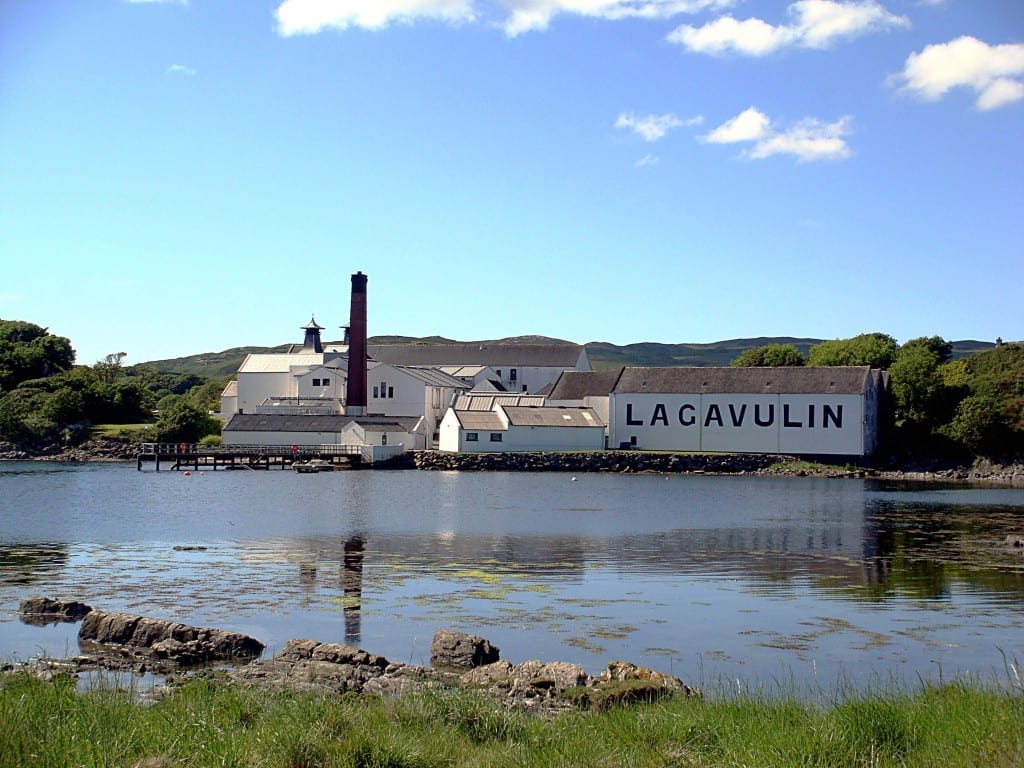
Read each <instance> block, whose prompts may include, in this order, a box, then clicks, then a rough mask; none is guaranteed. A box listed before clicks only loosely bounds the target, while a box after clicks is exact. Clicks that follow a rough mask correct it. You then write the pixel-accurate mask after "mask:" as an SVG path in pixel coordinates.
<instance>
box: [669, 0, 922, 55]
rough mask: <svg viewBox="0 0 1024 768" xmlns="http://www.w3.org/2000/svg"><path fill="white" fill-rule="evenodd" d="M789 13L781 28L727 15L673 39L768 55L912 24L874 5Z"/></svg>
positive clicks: (836, 2)
mask: <svg viewBox="0 0 1024 768" xmlns="http://www.w3.org/2000/svg"><path fill="white" fill-rule="evenodd" d="M787 13H788V15H789V19H790V21H789V23H788V24H779V25H773V24H769V23H768V22H766V21H764V20H763V19H756V18H751V19H744V20H742V21H738V20H737V19H734V18H733V17H732V16H722V17H720V18H718V19H715V20H714V21H710V22H708V23H707V24H705V25H704V26H702V27H692V26H688V25H683V26H681V27H679V28H677V29H675V30H674V31H673V32H671V33H670V34H669V36H668V40H669V42H672V43H678V44H679V45H682V46H683V47H684V48H686V49H687V50H690V51H695V52H697V53H712V54H719V53H729V52H735V53H741V54H746V55H748V56H764V55H766V54H769V53H772V52H774V51H777V50H779V49H781V48H785V47H788V46H794V47H798V48H827V47H829V46H830V45H832V43H833V42H834V41H836V40H838V39H841V38H847V37H856V36H858V35H862V34H866V33H868V32H871V31H875V30H881V29H887V28H892V27H907V26H909V25H910V22H909V21H908V20H907V18H906V17H905V16H897V15H895V14H892V13H890V12H889V11H887V10H886V9H885V8H883V7H882V6H881V5H879V4H878V3H877V2H876V1H875V0H860V2H843V1H842V0H797V2H794V3H792V4H791V5H790V6H789V8H788V9H787Z"/></svg>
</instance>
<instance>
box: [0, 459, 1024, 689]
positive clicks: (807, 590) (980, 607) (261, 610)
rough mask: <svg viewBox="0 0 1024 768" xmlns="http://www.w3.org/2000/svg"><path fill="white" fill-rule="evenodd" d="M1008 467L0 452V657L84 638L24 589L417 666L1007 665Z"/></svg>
mask: <svg viewBox="0 0 1024 768" xmlns="http://www.w3.org/2000/svg"><path fill="white" fill-rule="evenodd" d="M1022 533H1024V491H1021V490H1019V489H1010V488H1006V489H1001V488H998V489H984V488H971V487H943V488H939V487H926V486H897V485H893V484H883V483H879V482H875V481H870V480H827V479H812V478H792V479H781V478H780V479H773V478H755V477H701V476H664V475H617V474H616V475H612V474H578V475H577V476H576V479H573V476H571V475H568V474H562V473H537V474H533V473H454V472H417V471H365V472H334V473H323V474H315V475H300V474H297V473H294V472H286V471H271V472H254V471H235V472H226V471H224V472H207V473H205V474H200V473H196V472H193V473H192V474H191V475H189V476H186V475H184V474H183V473H179V472H160V473H155V472H137V471H136V470H135V466H134V465H109V464H93V465H84V466H67V465H59V464H47V463H6V464H4V463H0V661H7V660H19V659H28V658H31V657H34V656H39V655H49V656H64V655H74V654H76V653H77V652H78V646H77V639H76V638H77V635H76V633H77V629H78V625H77V624H70V625H65V624H58V625H51V626H48V627H35V626H30V625H28V624H24V623H22V622H21V621H20V620H19V618H18V616H17V607H18V604H19V602H20V601H21V600H23V599H25V598H27V597H33V596H47V597H53V598H63V599H77V600H82V601H84V602H87V603H89V604H90V605H92V606H94V607H96V608H100V609H105V610H117V611H127V612H132V613H138V614H143V615H147V616H154V617H159V618H166V619H171V620H175V621H181V622H184V623H189V624H196V625H201V626H214V627H219V628H223V629H229V630H234V631H239V632H245V633H248V634H251V635H253V636H255V637H256V638H258V639H259V640H261V641H262V642H264V643H266V644H267V646H268V651H267V652H268V654H272V653H273V652H275V651H276V650H277V649H279V648H280V647H281V645H283V643H284V642H285V641H286V640H288V639H289V638H293V637H308V638H313V639H316V640H321V641H325V642H348V643H351V644H353V645H358V646H360V647H362V648H365V649H366V650H369V651H371V652H374V653H379V654H383V655H384V656H387V657H388V658H389V659H391V660H393V661H405V662H412V663H417V664H426V663H427V662H428V660H429V655H430V652H429V646H430V640H431V638H432V636H433V634H434V632H435V631H436V630H437V629H439V628H447V629H454V630H459V631H465V632H471V633H474V634H478V635H482V636H484V637H486V638H488V639H489V640H490V641H491V642H492V643H493V644H495V645H497V646H499V647H500V648H501V654H502V658H504V659H508V660H509V661H512V662H520V661H525V660H527V659H531V658H539V659H542V660H545V661H555V660H557V661H572V662H578V663H580V664H582V665H583V666H584V667H585V668H586V669H587V671H588V672H591V673H594V674H596V673H598V672H600V670H601V669H603V667H604V666H605V665H606V664H607V662H609V661H611V660H623V661H632V662H635V663H638V664H641V665H644V666H648V667H652V668H655V669H658V670H661V671H664V672H669V673H672V674H674V675H677V676H678V677H680V678H682V679H683V680H684V681H686V682H688V683H693V684H698V685H705V686H715V685H719V684H725V685H731V686H735V687H738V688H741V689H742V688H755V687H758V686H764V687H767V688H769V689H772V688H777V687H778V686H783V687H784V688H787V689H795V690H797V691H805V690H815V689H817V690H822V689H825V690H828V689H834V688H835V687H837V686H842V687H846V686H855V687H858V688H860V687H865V686H873V685H879V684H881V685H890V684H892V683H896V684H899V685H902V686H908V687H910V686H914V685H917V684H919V682H920V680H921V679H926V680H939V679H948V678H951V677H953V676H955V675H965V674H969V675H977V676H981V677H983V678H986V679H987V678H993V677H994V678H1002V679H1003V680H1005V679H1006V678H1007V675H1008V674H1012V669H1008V665H1015V664H1018V663H1024V557H1022V556H1021V553H1020V550H1019V549H1014V548H1012V547H1007V546H1006V545H1005V544H1004V542H1005V539H1006V537H1007V535H1010V534H1022Z"/></svg>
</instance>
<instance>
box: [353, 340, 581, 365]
mask: <svg viewBox="0 0 1024 768" xmlns="http://www.w3.org/2000/svg"><path fill="white" fill-rule="evenodd" d="M367 351H368V352H369V355H370V357H372V358H373V359H374V360H380V361H381V362H382V363H392V364H395V365H433V366H439V365H490V366H495V365H498V366H517V365H518V366H537V367H552V368H559V367H564V368H575V367H576V363H577V362H579V359H580V355H581V354H583V347H582V346H580V345H579V344H479V343H478V344H375V345H371V346H370V347H369V348H368V350H367Z"/></svg>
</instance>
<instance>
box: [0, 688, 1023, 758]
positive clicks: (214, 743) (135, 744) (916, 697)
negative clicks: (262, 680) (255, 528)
mask: <svg viewBox="0 0 1024 768" xmlns="http://www.w3.org/2000/svg"><path fill="white" fill-rule="evenodd" d="M1022 763H1024V699H1022V698H1021V695H1020V692H1019V691H1018V692H1016V693H1011V692H1006V691H997V690H995V689H989V688H985V687H982V686H977V685H968V684H959V683H955V684H951V685H944V686H927V687H924V688H923V689H922V690H921V691H919V692H916V693H895V692H880V693H877V694H873V695H870V694H869V695H866V696H856V697H855V696H850V697H841V698H839V699H837V700H836V701H835V702H834V703H831V704H829V705H827V706H826V705H820V704H815V703H809V702H803V701H799V700H796V699H792V698H787V697H779V698H770V697H758V696H739V697H732V696H723V697H720V698H717V699H713V700H704V701H700V700H693V699H672V700H663V701H661V702H658V703H655V704H645V705H635V706H631V707H628V708H611V709H607V710H604V711H598V712H593V711H586V712H583V711H578V712H570V713H566V714H561V715H556V716H553V717H540V716H536V715H527V714H524V713H521V712H513V711H506V710H501V709H499V708H496V706H495V703H494V702H493V701H489V700H487V699H484V698H482V697H480V696H478V695H477V694H475V693H474V692H472V691H454V692H445V693H427V694H417V695H412V696H407V697H402V698H398V699H387V700H381V699H376V698H360V697H357V696H354V695H348V696H339V695H333V694H320V693H306V694H291V693H279V692H270V691H266V690H257V689H251V688H242V687H233V686H228V685H226V684H222V683H217V682H212V681H209V680H195V681H192V682H190V683H187V684H186V685H184V686H183V687H181V688H177V689H172V690H171V691H170V692H168V693H167V694H166V695H165V696H162V697H160V698H159V699H158V700H157V701H156V702H155V703H151V704H146V703H140V701H139V699H138V697H137V696H135V695H133V693H132V692H130V691H126V690H121V689H116V688H96V689H94V690H89V691H84V692H78V691H77V690H76V681H75V680H74V679H73V678H71V677H57V678H56V679H54V680H53V681H51V682H46V681H43V680H40V679H38V678H36V677H33V676H30V675H27V674H22V673H10V674H5V675H2V676H0V768H7V767H8V766H10V767H11V768H14V766H64V765H76V766H97V767H98V766H104V767H105V768H106V767H116V766H133V767H136V768H144V767H148V768H168V767H169V766H185V765H187V766H223V765H229V766H268V767H270V766H282V767H287V768H299V767H300V766H301V767H304V768H313V767H320V766H322V767H324V768H326V767H327V766H339V767H341V766H344V767H346V768H347V767H351V768H364V767H365V768H369V767H370V766H381V767H385V766H390V767H393V768H400V767H402V766H409V767H410V768H432V766H438V767H439V768H440V767H441V766H444V767H445V768H454V767H456V766H502V767H503V768H504V767H507V766H531V767H540V768H543V767H544V766H608V767H609V768H610V767H611V766H631V768H646V767H647V766H652V767H653V766H659V767H660V766H740V765H756V766H760V767H762V768H771V767H772V766H779V767H780V768H781V767H783V766H784V767H786V768H789V767H790V766H794V765H801V766H816V767H819V768H829V767H831V766H835V767H836V768H840V767H842V768H846V767H847V766H849V767H851V768H852V767H854V766H857V767H860V766H865V767H866V766H870V767H872V768H885V767H886V766H901V767H902V768H915V767H921V768H924V767H926V766H928V767H931V766H935V767H936V768H937V767H938V766H942V767H943V768H949V767H951V766H952V767H954V768H955V767H956V766H962V767H966V766H979V767H980V766H985V768H1002V767H1003V766H1006V767H1007V768H1009V766H1018V765H1021V764H1022Z"/></svg>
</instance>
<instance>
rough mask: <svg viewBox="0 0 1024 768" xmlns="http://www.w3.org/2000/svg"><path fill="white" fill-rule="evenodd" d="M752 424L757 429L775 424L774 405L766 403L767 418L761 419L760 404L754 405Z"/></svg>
mask: <svg viewBox="0 0 1024 768" xmlns="http://www.w3.org/2000/svg"><path fill="white" fill-rule="evenodd" d="M754 423H755V424H757V426H759V427H770V426H771V425H772V424H774V423H775V403H768V418H767V419H762V418H761V404H760V403H755V404H754Z"/></svg>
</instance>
